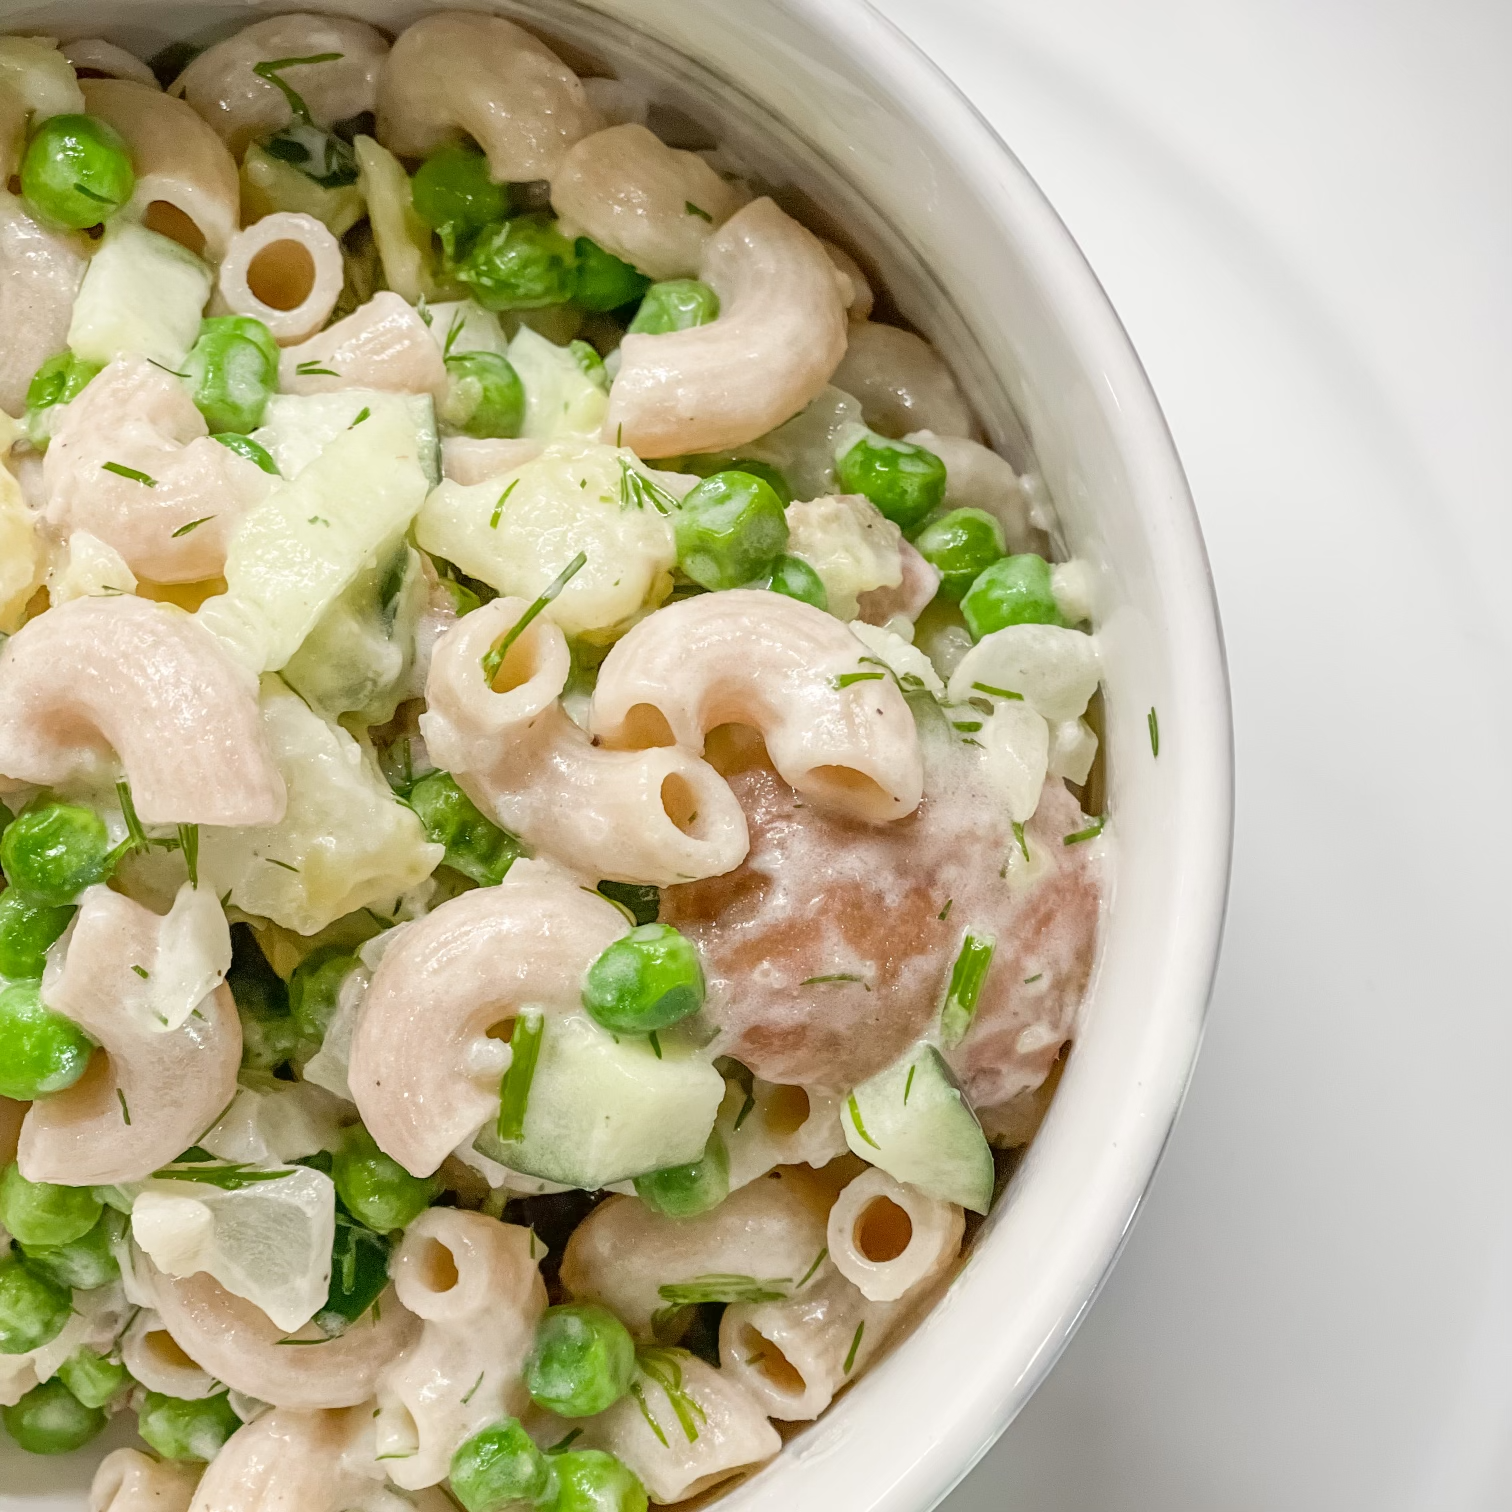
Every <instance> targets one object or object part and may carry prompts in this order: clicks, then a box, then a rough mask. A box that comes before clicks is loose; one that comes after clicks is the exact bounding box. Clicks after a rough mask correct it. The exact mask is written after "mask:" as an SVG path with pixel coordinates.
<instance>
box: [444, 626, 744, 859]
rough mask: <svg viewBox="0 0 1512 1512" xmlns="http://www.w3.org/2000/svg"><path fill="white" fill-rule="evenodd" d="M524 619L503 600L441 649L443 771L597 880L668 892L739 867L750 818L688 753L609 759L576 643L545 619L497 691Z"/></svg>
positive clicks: (515, 827) (516, 828)
mask: <svg viewBox="0 0 1512 1512" xmlns="http://www.w3.org/2000/svg"><path fill="white" fill-rule="evenodd" d="M526 607H527V606H526V604H525V602H524V600H523V599H518V598H501V599H495V600H494V601H493V602H492V603H491V604H488V605H485V606H484V607H483V608H482V609H476V610H474V611H473V612H472V613H471V614H469V615H467V616H466V617H465V618H464V619H462V620H461V621H459V622H458V623H457V624H456V625H454V626H453V627H452V628H451V629H450V630H449V631H448V632H447V633H446V634H445V635H444V636H442V638H441V640H440V641H439V642H438V643H437V645H436V648H435V651H434V653H433V655H432V658H431V671H430V677H429V679H428V680H427V683H426V697H427V701H428V705H429V707H428V709H427V712H426V713H425V714H423V715H422V716H421V721H420V728H421V732H422V733H423V734H424V736H425V740H426V744H427V748H428V750H429V751H430V753H431V756H432V758H433V759H434V760H435V761H437V762H439V763H440V764H441V765H442V766H443V767H444V768H446V769H447V770H449V771H451V772H452V773H453V775H454V776H455V777H456V779H457V781H458V782H459V783H460V784H461V785H462V787H463V788H464V790H465V791H467V792H468V793H469V795H470V796H471V797H472V798H473V800H474V801H475V802H476V803H478V804H480V805H481V807H482V808H483V811H484V812H485V813H487V814H490V815H492V816H493V818H494V820H495V821H496V822H497V823H498V824H499V825H501V826H502V827H503V828H505V829H507V830H509V831H510V832H511V833H513V834H517V835H519V836H520V837H521V838H522V839H524V840H526V841H527V842H529V843H530V844H531V845H533V846H535V847H536V848H538V849H539V850H542V851H545V852H547V853H549V854H550V855H551V856H552V857H554V858H555V859H556V860H558V861H560V862H561V863H562V864H563V865H564V866H568V867H571V868H572V869H573V870H575V871H579V872H581V873H582V874H583V875H585V876H587V877H588V878H589V880H598V879H601V878H610V879H613V880H618V881H628V882H642V883H653V884H658V885H668V884H671V883H674V882H686V881H691V880H693V879H695V878H698V877H709V876H717V875H719V874H720V873H722V872H727V871H730V870H731V869H732V868H734V867H736V866H738V865H739V864H740V861H741V859H742V857H743V856H744V855H745V853H746V843H747V842H746V826H745V817H744V815H743V814H742V813H741V811H740V805H739V804H738V803H737V802H736V800H735V798H734V795H733V794H732V793H731V792H730V790H729V788H728V786H727V785H726V784H725V782H724V780H723V779H722V778H721V777H720V776H719V775H718V773H716V772H715V771H714V769H713V768H712V767H711V766H709V765H708V763H707V762H704V761H700V760H699V759H698V758H697V757H696V756H694V755H692V754H691V753H690V752H688V751H685V750H682V749H679V748H678V747H676V746H663V747H659V748H656V749H653V750H648V751H634V752H631V751H606V750H601V749H600V748H599V747H597V746H596V745H594V744H593V743H592V742H591V741H590V740H589V738H588V736H587V734H586V733H584V731H583V730H582V729H580V728H579V727H578V726H577V725H576V724H574V723H573V721H572V720H571V718H570V717H569V716H568V715H567V713H566V711H565V710H564V709H563V707H562V704H561V693H562V690H563V688H564V687H565V685H566V682H567V675H568V671H569V662H570V658H569V655H568V650H567V642H566V640H565V638H564V637H563V635H562V632H561V630H560V629H559V628H558V627H557V626H556V625H553V624H551V623H549V622H548V621H547V620H546V618H545V616H544V615H543V616H541V617H540V618H539V619H537V620H536V621H535V622H534V623H533V624H531V625H530V627H529V628H528V629H527V630H526V631H525V632H524V634H523V635H521V636H520V638H519V639H518V640H517V641H516V642H515V643H514V645H513V647H511V649H510V652H509V655H508V657H507V658H506V661H505V664H504V667H503V669H502V672H501V675H502V676H504V677H505V678H507V679H508V680H509V681H510V682H511V683H512V684H513V686H511V687H510V688H509V691H507V692H504V693H498V692H495V691H494V690H493V688H491V687H490V686H489V685H488V683H487V681H486V679H485V677H484V675H483V669H482V665H481V663H482V659H483V657H484V656H485V655H486V654H487V653H488V650H489V648H490V647H491V646H492V645H493V644H494V643H495V642H496V641H497V640H498V639H499V638H500V636H501V635H503V634H504V633H505V632H506V631H507V630H508V629H509V627H510V626H512V625H513V624H515V623H516V622H517V621H518V620H519V618H520V616H521V615H522V614H523V613H524V612H525V609H526Z"/></svg>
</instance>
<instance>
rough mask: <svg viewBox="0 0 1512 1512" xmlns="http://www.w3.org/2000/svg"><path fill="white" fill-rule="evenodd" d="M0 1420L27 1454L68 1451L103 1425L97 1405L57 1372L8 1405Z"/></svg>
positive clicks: (80, 1443) (78, 1447)
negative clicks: (78, 1393)
mask: <svg viewBox="0 0 1512 1512" xmlns="http://www.w3.org/2000/svg"><path fill="white" fill-rule="evenodd" d="M0 1421H3V1422H4V1424H5V1431H6V1432H7V1433H8V1434H10V1436H11V1437H12V1438H13V1439H14V1440H15V1441H16V1445H17V1447H18V1448H21V1449H24V1450H26V1452H27V1453H28V1454H70V1453H72V1452H73V1451H74V1450H75V1449H82V1448H83V1447H84V1445H85V1444H87V1443H88V1442H89V1441H90V1439H92V1438H93V1437H94V1436H95V1434H97V1433H98V1432H99V1431H100V1430H101V1429H102V1428H103V1427H104V1426H105V1414H104V1413H103V1412H102V1411H101V1410H100V1407H99V1406H90V1405H88V1404H86V1403H84V1402H81V1401H80V1400H79V1398H78V1397H76V1396H75V1395H74V1394H73V1392H72V1391H70V1390H69V1389H68V1386H67V1384H66V1383H65V1382H64V1380H63V1379H62V1374H61V1372H60V1373H59V1375H56V1376H54V1377H53V1378H52V1380H50V1381H43V1383H42V1384H41V1385H40V1386H33V1387H32V1389H31V1390H30V1391H28V1392H27V1393H26V1395H25V1396H24V1397H22V1398H21V1400H20V1401H19V1402H17V1403H16V1404H15V1405H14V1406H12V1407H7V1408H6V1409H5V1410H4V1412H3V1413H0Z"/></svg>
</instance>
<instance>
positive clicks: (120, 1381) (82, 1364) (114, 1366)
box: [58, 1349, 131, 1407]
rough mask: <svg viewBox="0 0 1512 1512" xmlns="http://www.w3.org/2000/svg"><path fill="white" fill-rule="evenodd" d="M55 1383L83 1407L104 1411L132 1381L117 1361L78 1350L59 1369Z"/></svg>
mask: <svg viewBox="0 0 1512 1512" xmlns="http://www.w3.org/2000/svg"><path fill="white" fill-rule="evenodd" d="M58 1379H59V1380H61V1381H62V1382H63V1384H64V1385H65V1386H66V1387H68V1389H69V1390H70V1391H71V1392H72V1393H73V1394H74V1396H75V1397H77V1398H78V1400H79V1401H80V1402H82V1403H83V1404H84V1405H85V1406H86V1407H103V1406H104V1405H105V1404H106V1403H107V1402H108V1401H110V1400H111V1398H112V1397H114V1396H115V1395H116V1393H117V1392H118V1391H120V1390H121V1388H122V1387H123V1386H125V1385H126V1383H127V1382H128V1381H130V1379H131V1375H130V1372H128V1371H127V1369H126V1367H125V1366H124V1365H123V1364H122V1363H121V1362H120V1361H119V1360H111V1359H107V1358H106V1357H105V1356H104V1355H102V1354H96V1353H95V1351H94V1350H92V1349H79V1350H76V1351H75V1352H74V1353H73V1354H71V1355H70V1356H69V1357H68V1358H67V1359H66V1360H65V1361H64V1362H63V1363H62V1364H61V1365H60V1366H58Z"/></svg>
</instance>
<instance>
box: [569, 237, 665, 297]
mask: <svg viewBox="0 0 1512 1512" xmlns="http://www.w3.org/2000/svg"><path fill="white" fill-rule="evenodd" d="M573 246H574V248H575V249H576V251H577V284H576V286H575V287H574V289H573V293H572V297H573V299H574V301H575V302H576V303H578V304H580V305H582V307H583V308H584V309H585V310H617V309H619V307H620V306H621V305H627V304H629V303H630V302H631V300H635V299H639V298H640V297H641V296H642V295H643V294H644V293H645V292H646V290H647V289H649V288H650V287H651V280H650V279H649V278H647V277H646V275H645V274H644V273H637V272H636V270H635V269H634V268H632V267H631V266H630V264H629V263H627V262H623V261H622V260H621V259H620V258H618V257H616V256H615V255H614V254H613V253H612V252H606V251H604V249H603V248H602V247H601V246H599V244H598V243H597V242H596V241H593V240H592V239H591V238H589V237H586V236H580V237H578V239H577V241H575V242H574V243H573Z"/></svg>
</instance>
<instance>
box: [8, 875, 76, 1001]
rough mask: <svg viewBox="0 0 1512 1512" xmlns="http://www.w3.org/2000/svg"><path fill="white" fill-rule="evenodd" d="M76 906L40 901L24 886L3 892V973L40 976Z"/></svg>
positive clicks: (11, 976) (19, 975) (12, 976)
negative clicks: (26, 892)
mask: <svg viewBox="0 0 1512 1512" xmlns="http://www.w3.org/2000/svg"><path fill="white" fill-rule="evenodd" d="M73 914H74V911H73V907H72V905H70V904H64V905H62V906H61V907H58V906H55V905H53V904H51V903H38V902H37V901H36V900H35V899H32V898H28V897H27V896H26V894H25V893H23V892H22V891H21V890H20V888H17V887H12V888H7V889H6V891H5V892H4V893H3V894H0V977H9V978H10V979H11V980H12V981H14V980H16V979H18V978H24V977H39V976H41V975H42V968H43V966H45V965H46V964H47V949H48V946H50V945H51V944H52V943H53V941H54V940H56V939H57V938H58V936H59V935H61V934H62V933H63V931H64V930H65V929H67V928H68V921H69V920H70V919H71V918H73Z"/></svg>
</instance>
